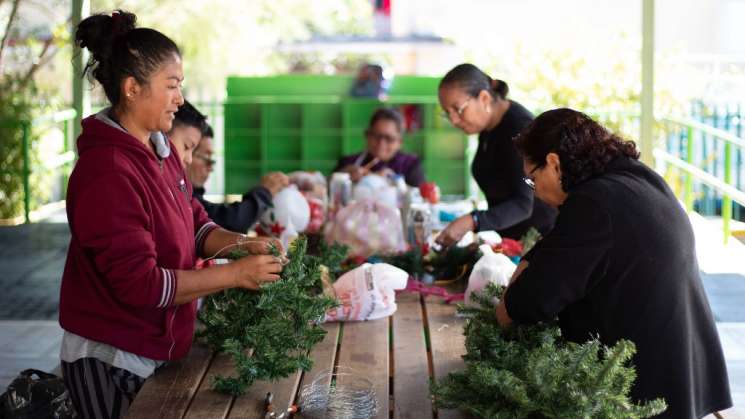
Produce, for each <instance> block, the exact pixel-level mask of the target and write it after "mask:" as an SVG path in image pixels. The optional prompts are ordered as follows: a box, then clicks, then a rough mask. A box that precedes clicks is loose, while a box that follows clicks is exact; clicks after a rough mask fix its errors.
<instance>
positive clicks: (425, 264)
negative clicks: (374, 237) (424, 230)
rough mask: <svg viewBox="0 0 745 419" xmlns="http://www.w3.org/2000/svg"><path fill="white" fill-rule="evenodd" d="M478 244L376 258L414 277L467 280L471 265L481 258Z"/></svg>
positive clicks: (416, 250) (418, 249)
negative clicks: (429, 276)
mask: <svg viewBox="0 0 745 419" xmlns="http://www.w3.org/2000/svg"><path fill="white" fill-rule="evenodd" d="M481 256H482V255H481V251H480V250H479V246H478V243H473V244H471V245H468V246H463V247H458V246H451V247H449V248H447V249H445V250H444V251H442V252H435V251H432V250H430V252H429V253H427V254H426V255H424V254H423V253H422V250H421V249H420V248H415V249H411V250H409V251H406V252H403V253H397V254H394V255H379V256H376V257H377V258H378V259H380V261H381V262H384V263H388V264H390V265H393V266H395V267H397V268H401V269H403V270H404V271H406V272H408V273H409V274H411V275H414V276H421V275H423V274H425V273H426V274H429V275H432V277H433V278H434V279H436V280H444V279H456V278H468V275H469V274H470V272H471V269H473V265H475V264H476V262H477V261H478V260H479V258H480V257H481Z"/></svg>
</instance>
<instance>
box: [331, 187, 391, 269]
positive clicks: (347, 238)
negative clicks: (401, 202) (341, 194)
mask: <svg viewBox="0 0 745 419" xmlns="http://www.w3.org/2000/svg"><path fill="white" fill-rule="evenodd" d="M325 236H326V240H328V242H329V243H334V242H337V243H341V244H346V245H347V246H349V247H350V254H351V255H352V256H362V257H368V256H370V255H373V254H388V253H398V252H403V251H404V250H406V242H405V241H404V233H403V227H402V226H401V215H400V212H399V211H398V208H395V207H391V206H389V205H386V204H383V203H381V202H377V201H368V200H365V201H359V202H353V203H352V204H350V205H347V206H346V207H344V208H342V209H340V210H339V212H338V213H337V214H336V216H335V218H334V220H333V221H332V222H329V223H327V224H326V231H325Z"/></svg>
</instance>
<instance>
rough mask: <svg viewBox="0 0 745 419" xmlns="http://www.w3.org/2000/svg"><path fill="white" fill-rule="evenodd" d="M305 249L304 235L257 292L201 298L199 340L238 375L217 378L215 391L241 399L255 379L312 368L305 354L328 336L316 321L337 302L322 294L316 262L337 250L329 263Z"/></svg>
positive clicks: (232, 291)
mask: <svg viewBox="0 0 745 419" xmlns="http://www.w3.org/2000/svg"><path fill="white" fill-rule="evenodd" d="M306 247H307V242H306V239H305V238H304V237H301V238H298V239H297V240H295V242H294V243H293V244H292V246H290V249H289V251H288V255H287V256H288V258H289V263H288V264H287V265H286V266H285V267H284V269H283V271H282V278H281V279H280V280H279V281H276V282H273V283H268V284H264V285H262V286H261V291H258V292H257V291H250V290H245V289H235V288H234V289H229V290H225V291H222V292H219V293H216V294H213V295H211V296H209V297H207V299H206V300H205V304H204V308H203V309H202V311H201V312H200V314H199V319H200V320H201V321H202V323H204V325H205V326H206V327H205V328H204V330H203V331H202V332H200V334H199V337H200V338H203V339H204V340H205V342H206V343H207V344H208V345H209V346H210V347H211V348H212V349H213V350H215V351H218V352H225V353H228V354H230V355H231V356H232V358H233V360H234V362H235V368H236V372H237V376H231V377H220V376H218V377H216V378H215V380H214V382H213V386H214V388H215V390H217V391H220V392H223V393H228V394H233V395H240V394H243V393H245V392H246V390H247V389H248V388H249V387H250V386H251V385H252V384H253V383H254V382H255V381H256V380H276V379H279V378H282V377H287V376H289V375H290V374H292V373H294V372H295V371H297V370H299V369H302V370H304V371H309V370H310V369H311V368H312V366H313V361H312V359H311V358H310V356H309V352H310V350H311V349H312V348H313V346H314V345H316V344H317V343H319V342H320V341H321V340H323V338H324V336H325V335H326V331H325V330H324V329H323V328H321V326H320V321H321V319H323V316H324V314H325V313H326V311H327V310H329V309H330V308H333V307H335V306H336V305H337V304H338V303H337V301H336V300H335V299H333V298H330V297H326V296H324V295H323V294H321V290H322V285H321V273H320V262H321V261H322V260H330V261H335V260H336V259H335V258H338V257H339V252H340V251H341V250H340V249H338V248H337V249H335V250H334V254H333V257H332V256H329V257H328V259H327V258H324V257H311V256H308V255H307V254H306ZM273 251H274V252H275V253H276V252H277V250H276V249H274V250H273ZM243 256H246V254H245V253H244V252H234V253H233V254H232V255H231V257H243Z"/></svg>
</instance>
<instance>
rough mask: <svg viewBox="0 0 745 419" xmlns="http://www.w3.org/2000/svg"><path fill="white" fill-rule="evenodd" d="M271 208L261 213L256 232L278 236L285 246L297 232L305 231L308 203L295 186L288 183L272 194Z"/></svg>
mask: <svg viewBox="0 0 745 419" xmlns="http://www.w3.org/2000/svg"><path fill="white" fill-rule="evenodd" d="M272 205H273V206H272V208H270V209H268V210H267V211H265V212H264V214H262V216H261V218H260V219H259V225H258V226H257V227H256V232H257V233H259V234H261V235H264V236H271V237H276V238H278V239H279V240H280V241H281V242H282V245H283V246H284V247H285V248H287V246H288V245H289V243H290V242H291V241H292V240H294V239H295V238H296V237H297V236H298V234H300V233H302V232H304V231H305V229H306V228H307V227H308V224H309V223H310V215H311V214H310V204H308V201H307V200H306V199H305V197H304V196H303V195H302V194H301V193H300V191H298V189H297V186H295V185H290V186H288V187H286V188H284V189H282V190H281V191H280V192H279V193H278V194H277V195H275V196H274V200H273V201H272Z"/></svg>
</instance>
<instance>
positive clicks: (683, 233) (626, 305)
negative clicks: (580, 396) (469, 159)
mask: <svg viewBox="0 0 745 419" xmlns="http://www.w3.org/2000/svg"><path fill="white" fill-rule="evenodd" d="M516 144H517V148H518V150H519V151H520V152H521V154H522V155H523V158H524V169H525V173H527V176H528V177H527V178H526V179H525V182H526V183H528V184H529V185H530V186H532V187H534V188H535V195H536V197H538V198H540V199H542V200H543V201H544V202H546V203H548V204H549V205H552V206H554V207H556V208H558V209H559V216H558V218H557V219H556V225H555V226H554V228H553V230H551V231H550V232H549V233H548V234H547V235H546V237H545V238H544V239H543V240H541V241H540V242H538V244H536V246H535V247H534V248H533V249H532V250H531V251H530V252H529V253H528V254H527V255H526V256H525V259H524V261H523V262H521V263H520V266H519V267H518V269H517V271H516V273H515V275H514V276H513V280H512V282H511V284H510V285H509V287H508V288H507V290H506V293H505V296H504V298H503V300H502V302H501V303H500V304H499V305H498V306H497V309H496V316H497V320H498V321H499V323H500V324H501V325H503V326H505V327H506V326H508V325H509V324H510V323H512V322H515V323H523V324H525V323H535V322H541V321H548V320H551V319H553V318H555V317H557V316H558V318H559V325H560V327H561V334H562V336H564V337H565V338H566V339H568V340H570V341H574V342H584V341H587V340H588V339H590V338H591V337H593V336H597V337H598V338H599V339H600V341H601V342H602V343H603V344H605V345H613V344H614V343H616V342H617V341H618V340H620V339H627V340H630V341H632V342H634V344H635V345H636V350H637V352H636V355H635V356H634V358H633V363H634V366H635V367H636V373H637V380H636V382H635V383H634V385H633V387H632V388H631V397H632V399H633V400H634V401H636V402H639V401H644V400H652V399H654V398H657V397H663V398H664V399H665V401H666V402H667V405H668V408H667V410H666V411H665V412H664V413H663V414H662V415H660V416H658V417H660V418H676V419H681V418H686V419H688V418H690V419H694V418H701V417H704V416H706V415H707V414H709V413H712V412H714V411H717V410H724V409H727V408H729V407H730V406H732V400H731V399H730V391H729V385H728V381H727V369H726V367H725V363H724V356H723V354H722V347H721V345H720V343H719V336H718V335H717V329H716V327H715V326H714V317H713V316H712V312H711V308H710V307H709V302H708V301H707V299H706V294H705V293H704V287H703V285H702V283H701V278H700V277H699V271H698V265H697V263H696V251H695V248H694V237H693V230H692V228H691V224H690V222H689V221H688V216H687V215H686V213H685V211H684V210H683V208H682V207H681V206H680V204H679V203H678V201H677V199H676V198H675V195H673V193H672V191H671V190H670V188H669V187H668V186H667V184H666V183H665V180H664V179H662V178H661V177H660V176H659V175H658V174H657V173H655V172H654V171H653V170H651V169H650V168H648V167H647V166H645V165H644V164H642V163H640V162H639V161H638V158H639V152H638V151H637V150H636V146H635V145H634V143H633V142H631V141H623V140H622V139H621V138H619V137H618V136H616V135H614V134H611V133H610V132H609V131H608V130H606V129H605V128H604V127H602V126H601V125H600V124H598V123H597V122H595V121H593V120H592V119H590V118H589V117H587V116H586V115H584V114H582V113H580V112H576V111H573V110H571V109H556V110H553V111H549V112H546V113H544V114H542V115H540V116H539V117H538V118H536V120H535V121H534V122H533V123H532V124H530V125H529V126H528V128H526V130H525V131H523V133H522V134H521V135H520V136H519V137H518V138H517V140H516Z"/></svg>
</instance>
